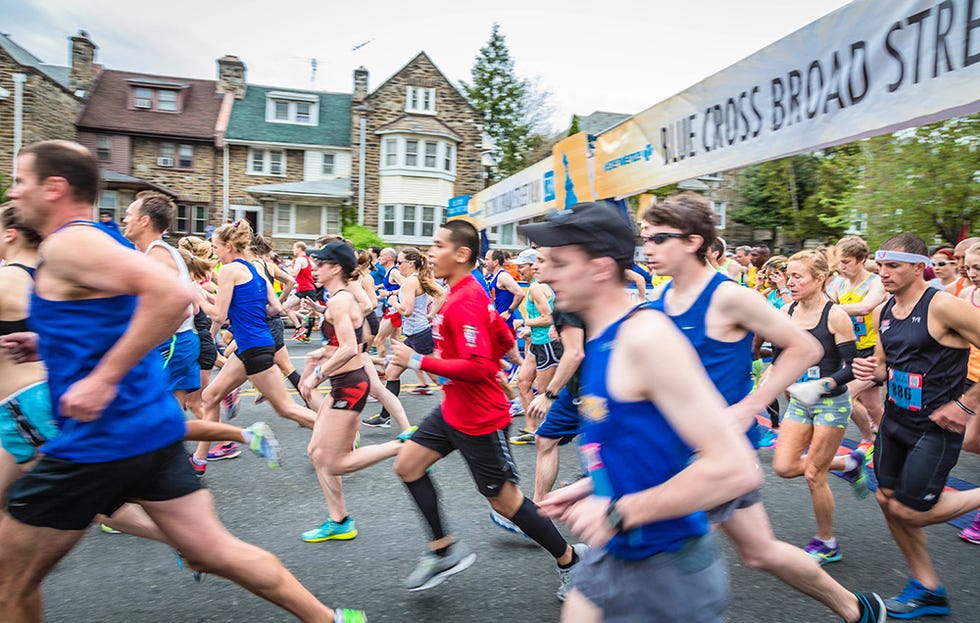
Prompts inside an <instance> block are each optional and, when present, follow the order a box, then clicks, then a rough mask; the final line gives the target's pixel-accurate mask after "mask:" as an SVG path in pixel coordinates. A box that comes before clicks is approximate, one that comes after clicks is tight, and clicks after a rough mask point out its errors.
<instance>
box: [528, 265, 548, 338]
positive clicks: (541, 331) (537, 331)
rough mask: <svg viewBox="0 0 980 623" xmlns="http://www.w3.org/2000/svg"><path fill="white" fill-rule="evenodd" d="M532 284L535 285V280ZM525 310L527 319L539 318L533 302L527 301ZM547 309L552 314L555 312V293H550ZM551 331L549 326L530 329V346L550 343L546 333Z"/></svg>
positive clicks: (539, 315) (536, 307) (539, 314)
mask: <svg viewBox="0 0 980 623" xmlns="http://www.w3.org/2000/svg"><path fill="white" fill-rule="evenodd" d="M532 283H537V280H535V281H533V282H532ZM525 307H526V309H527V319H528V320H530V319H532V318H540V317H541V313H540V312H539V311H538V306H537V305H535V304H534V301H530V300H529V301H528V302H527V305H526V306H525ZM548 309H549V310H550V311H552V312H554V311H555V293H554V292H552V293H551V298H549V299H548ZM550 331H551V326H547V327H531V343H532V344H548V343H550V342H551V337H549V335H548V333H549V332H550Z"/></svg>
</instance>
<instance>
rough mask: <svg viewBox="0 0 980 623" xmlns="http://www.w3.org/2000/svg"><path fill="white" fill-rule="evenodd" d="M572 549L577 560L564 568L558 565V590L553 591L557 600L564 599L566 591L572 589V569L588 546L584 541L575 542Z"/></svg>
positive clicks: (587, 549) (566, 594)
mask: <svg viewBox="0 0 980 623" xmlns="http://www.w3.org/2000/svg"><path fill="white" fill-rule="evenodd" d="M572 550H573V551H574V552H575V556H578V558H579V561H577V562H576V563H575V564H574V565H571V566H569V567H566V568H564V569H562V568H561V567H558V592H557V593H555V596H556V597H557V598H558V601H565V597H567V596H568V591H570V590H572V569H574V568H575V565H577V564H578V563H579V562H580V561H581V559H582V556H585V553H586V552H587V551H589V546H588V545H586V544H585V543H576V544H575V545H572Z"/></svg>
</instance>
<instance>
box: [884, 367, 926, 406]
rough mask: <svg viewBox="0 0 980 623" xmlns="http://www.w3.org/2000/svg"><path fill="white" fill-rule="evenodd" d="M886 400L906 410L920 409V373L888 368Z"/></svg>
mask: <svg viewBox="0 0 980 623" xmlns="http://www.w3.org/2000/svg"><path fill="white" fill-rule="evenodd" d="M888 400H889V401H891V402H892V403H893V404H895V405H896V406H899V407H901V408H903V409H906V410H907V411H921V410H922V375H921V374H911V373H909V372H902V371H901V370H895V369H894V368H889V369H888Z"/></svg>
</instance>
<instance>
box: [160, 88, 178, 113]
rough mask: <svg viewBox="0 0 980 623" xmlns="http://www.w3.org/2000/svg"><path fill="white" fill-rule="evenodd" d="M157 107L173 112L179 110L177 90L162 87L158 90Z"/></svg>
mask: <svg viewBox="0 0 980 623" xmlns="http://www.w3.org/2000/svg"><path fill="white" fill-rule="evenodd" d="M157 108H158V109H159V110H167V111H170V112H173V111H175V110H177V91H169V90H166V89H160V90H159V91H157Z"/></svg>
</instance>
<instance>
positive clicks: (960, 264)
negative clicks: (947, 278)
mask: <svg viewBox="0 0 980 623" xmlns="http://www.w3.org/2000/svg"><path fill="white" fill-rule="evenodd" d="M978 243H980V237H973V238H965V239H963V240H960V241H959V242H958V243H956V247H955V248H954V249H953V258H954V259H955V260H956V271H957V272H958V273H959V278H958V279H957V280H956V281H954V282H953V283H952V285H949V286H946V291H947V292H949V293H950V294H952V295H953V296H959V295H960V293H961V292H962V291H963V288H966V287H968V286H969V285H970V278H969V277H968V276H967V274H966V264H965V259H966V250H967V249H969V248H970V247H972V246H973V245H975V244H978Z"/></svg>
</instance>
